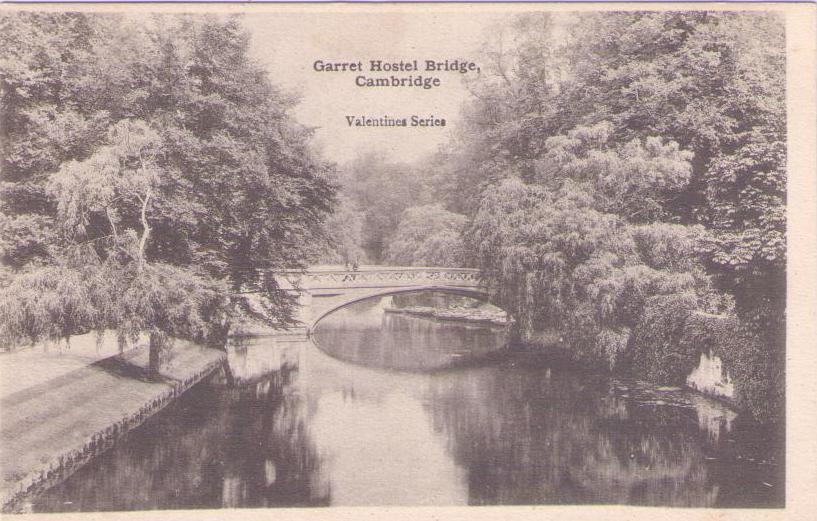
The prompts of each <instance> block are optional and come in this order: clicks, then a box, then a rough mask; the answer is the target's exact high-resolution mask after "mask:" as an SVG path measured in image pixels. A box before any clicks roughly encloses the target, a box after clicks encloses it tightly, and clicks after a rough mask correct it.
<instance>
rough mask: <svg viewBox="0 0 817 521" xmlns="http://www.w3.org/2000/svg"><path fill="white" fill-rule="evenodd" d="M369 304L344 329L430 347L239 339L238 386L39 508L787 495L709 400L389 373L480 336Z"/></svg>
mask: <svg viewBox="0 0 817 521" xmlns="http://www.w3.org/2000/svg"><path fill="white" fill-rule="evenodd" d="M381 304H382V303H381ZM377 309H378V308H377V305H373V304H372V303H371V302H365V303H363V305H362V306H361V308H360V315H359V316H357V317H354V316H353V317H351V318H350V320H348V321H346V325H345V326H344V327H346V328H352V329H356V328H359V330H360V331H358V332H359V333H360V334H361V335H363V334H365V332H366V331H369V330H372V333H371V335H370V336H369V337H368V338H369V339H373V338H374V339H377V338H380V339H383V338H384V337H385V336H389V335H391V334H392V333H389V334H388V335H385V334H384V333H383V331H391V332H394V334H395V335H398V336H399V335H400V334H401V333H400V331H420V332H422V334H421V335H420V338H424V339H425V340H423V342H426V345H436V346H440V347H437V348H435V349H431V351H432V354H430V355H429V354H426V353H422V352H421V351H422V344H421V343H420V342H419V341H417V340H416V338H417V337H416V336H414V337H411V338H408V337H407V340H406V341H407V342H409V344H408V345H406V344H398V343H397V342H396V341H393V342H391V343H390V344H388V345H391V346H392V347H394V348H396V349H398V350H401V354H399V355H393V356H392V357H391V358H389V356H390V355H387V354H385V353H384V351H385V348H384V347H383V344H377V345H371V344H366V343H365V342H361V341H359V338H360V337H355V336H353V335H350V334H347V333H346V332H343V331H337V335H336V336H333V337H332V338H330V337H329V336H324V337H323V338H322V339H321V342H322V344H321V347H322V349H326V350H327V351H330V349H331V352H332V354H333V356H327V354H325V353H324V352H322V351H321V350H319V349H317V348H316V347H315V346H314V344H311V343H310V342H301V343H293V342H275V341H273V340H272V339H255V340H253V341H252V342H250V343H248V344H245V345H243V346H234V347H232V348H231V349H232V351H231V356H230V365H231V368H232V372H233V377H234V381H235V382H236V385H237V387H236V388H233V389H231V390H230V389H226V388H225V387H224V386H223V385H221V384H223V383H224V382H221V383H219V382H211V383H210V384H206V385H199V386H197V387H196V388H195V389H194V390H192V391H190V392H188V393H187V394H186V395H185V396H183V397H182V399H181V400H180V401H179V402H178V403H177V404H175V405H173V406H172V407H170V408H168V409H167V410H165V411H163V412H162V413H159V414H158V415H157V416H155V417H154V418H152V419H151V420H150V421H149V422H148V423H147V424H146V425H144V426H143V427H142V428H140V429H138V430H136V431H134V432H132V433H131V434H130V435H128V437H127V439H126V440H125V441H124V442H123V443H121V444H119V445H118V446H117V447H116V448H115V449H113V450H112V451H111V452H109V453H107V454H105V455H104V456H103V457H101V458H99V459H98V460H97V461H95V462H94V463H92V464H91V465H90V466H88V467H86V468H84V469H81V470H80V471H79V472H78V473H77V474H75V475H74V476H73V477H71V478H69V480H67V481H66V482H65V483H64V484H62V485H60V486H58V487H55V488H54V489H52V490H50V491H48V492H47V493H45V494H44V495H42V496H41V497H39V498H37V499H36V500H35V503H34V509H35V510H38V511H64V510H110V509H116V510H120V509H148V508H196V507H207V508H215V507H265V506H266V507H272V506H292V505H309V506H319V505H457V504H475V505H481V504H554V503H572V504H576V503H579V504H586V503H624V504H633V505H672V506H699V507H706V506H772V505H777V506H780V505H782V501H783V492H782V491H783V469H782V465H781V466H777V463H778V461H777V460H776V459H775V458H774V455H775V454H776V453H778V452H779V448H778V447H776V446H774V444H773V442H772V441H770V440H772V439H773V438H770V437H769V436H767V435H766V433H763V432H761V431H759V430H758V429H757V427H756V426H754V425H752V424H751V423H748V422H746V421H745V420H744V419H742V418H740V417H736V416H735V415H734V413H732V412H731V411H729V409H727V408H726V407H723V406H722V405H720V404H718V403H716V402H712V401H710V400H706V399H703V398H700V397H698V396H697V395H691V394H688V393H686V392H684V391H681V390H677V389H660V388H659V389H655V388H652V387H650V386H645V385H643V384H640V383H638V382H631V381H617V380H610V379H608V378H604V377H600V376H594V375H587V374H580V373H577V372H575V371H572V370H568V369H564V368H560V367H556V366H551V365H548V364H547V363H545V362H543V361H541V360H539V359H537V358H536V357H533V356H530V355H521V354H520V355H517V356H515V357H514V358H510V359H507V360H505V361H503V362H500V363H490V364H482V365H478V366H475V367H469V368H460V369H454V370H447V371H437V372H433V373H421V372H395V371H388V370H383V369H382V367H383V365H384V364H386V363H387V362H388V361H390V360H391V361H394V363H396V364H397V367H398V368H406V367H410V368H412V369H414V368H417V367H428V366H435V365H436V364H438V363H444V362H445V361H446V360H447V358H446V356H443V355H446V354H450V353H454V352H457V351H458V350H461V349H463V348H464V346H465V345H467V342H472V341H475V340H474V339H475V338H479V335H471V334H470V333H469V332H467V331H466V330H465V329H464V328H462V329H451V328H449V327H447V326H449V324H442V323H438V322H433V321H429V320H427V319H420V318H413V317H403V316H400V317H399V318H400V319H401V320H402V322H400V323H399V324H397V325H395V324H394V323H392V322H390V321H389V320H390V319H388V318H384V317H383V316H382V310H381V311H379V312H378V311H377ZM378 313H379V316H378ZM369 315H371V316H369ZM339 318H343V317H342V316H341V317H339ZM347 318H348V317H347ZM374 318H377V319H378V320H379V324H380V326H379V327H380V329H377V328H375V327H373V326H372V325H371V324H372V321H373V319H374ZM344 320H345V319H344ZM412 321H414V322H413V323H412ZM354 324H357V325H354ZM451 326H453V327H455V328H456V327H458V326H456V325H454V324H451ZM435 331H437V332H439V334H438V335H435V333H434V332H435ZM453 331H459V333H456V334H455V333H454V332H453ZM324 334H325V335H327V332H326V331H325V332H324ZM483 334H484V335H485V336H484V337H483V338H487V337H490V338H494V339H495V340H496V339H497V338H498V337H497V336H495V335H496V332H490V333H483ZM469 335H471V336H469ZM350 339H351V340H350ZM347 341H349V342H351V343H350V344H348V345H347V344H344V345H336V344H338V343H341V344H342V343H343V342H347ZM323 342H331V344H326V343H323ZM476 342H477V343H476V345H477V350H480V349H483V347H480V346H488V345H490V344H489V343H488V342H487V341H486V342H485V343H484V344H480V343H479V341H476ZM493 345H496V344H493ZM439 353H443V355H440V354H439ZM412 354H413V355H416V356H417V357H418V358H419V359H420V360H421V361H419V362H418V361H416V360H415V361H414V362H411V357H412ZM348 359H354V360H355V361H356V362H357V363H354V364H352V363H348V362H345V361H343V360H348ZM364 363H366V364H369V365H363V364H364ZM423 364H425V365H423ZM66 502H70V504H69V503H66Z"/></svg>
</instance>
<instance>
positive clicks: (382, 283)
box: [276, 266, 488, 333]
mask: <svg viewBox="0 0 817 521" xmlns="http://www.w3.org/2000/svg"><path fill="white" fill-rule="evenodd" d="M276 279H277V280H278V283H279V285H280V287H281V288H282V289H286V290H288V291H294V292H297V293H298V295H299V302H300V304H301V310H300V315H299V320H300V321H301V322H302V323H303V325H304V327H306V330H307V333H308V332H311V331H312V330H313V329H314V328H315V326H316V325H317V324H318V322H319V321H320V320H321V319H322V318H324V317H325V316H327V315H328V314H330V313H332V312H333V311H335V310H337V309H340V308H342V307H344V306H347V305H349V304H351V303H353V302H357V301H359V300H364V299H367V298H370V297H376V296H381V295H392V294H396V293H404V292H410V291H421V290H437V291H445V292H449V293H457V294H462V295H468V296H472V297H475V298H481V299H485V298H487V297H488V292H487V289H486V287H485V285H484V284H483V282H482V279H481V278H480V276H479V271H478V270H474V269H465V268H416V267H405V268H403V267H384V266H363V267H361V268H359V269H356V270H349V269H342V268H341V269H338V268H332V267H315V268H311V269H309V270H307V271H306V272H291V273H279V274H276Z"/></svg>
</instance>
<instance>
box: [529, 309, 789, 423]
mask: <svg viewBox="0 0 817 521" xmlns="http://www.w3.org/2000/svg"><path fill="white" fill-rule="evenodd" d="M692 302H693V300H692V299H690V298H689V297H688V296H686V297H685V296H683V295H661V296H655V297H651V298H649V299H648V301H647V303H646V305H645V308H644V314H643V316H642V318H641V320H640V321H639V322H638V324H637V326H636V327H635V328H633V330H632V331H630V330H629V329H628V328H622V329H621V330H619V331H610V330H603V331H601V332H600V333H598V334H595V335H588V334H586V333H585V334H584V335H582V334H575V333H566V332H562V333H559V332H555V331H553V330H551V331H527V332H521V333H520V336H519V341H520V342H521V344H522V345H524V346H525V347H527V348H530V349H536V350H543V349H549V350H552V353H553V354H554V355H556V356H558V357H559V358H560V359H567V360H569V361H570V362H572V363H575V364H577V365H579V366H581V367H590V368H592V369H594V370H597V371H603V372H609V373H611V374H621V375H627V376H630V377H633V378H637V379H639V380H643V381H646V382H650V383H653V384H656V385H662V386H685V387H689V388H692V389H695V390H697V391H699V392H701V393H703V394H706V395H708V396H711V397H713V398H716V399H719V400H723V401H726V402H727V403H729V404H730V405H732V406H734V407H735V408H737V409H739V410H741V411H744V412H748V413H749V414H751V416H752V417H753V418H755V420H757V421H758V422H759V423H762V424H779V423H782V421H783V420H784V418H783V409H784V398H785V377H784V374H783V367H784V363H785V360H784V358H783V356H779V357H777V358H776V357H775V356H774V353H773V351H772V350H771V349H769V348H768V346H766V345H765V344H764V342H763V340H762V339H761V338H760V337H759V336H758V335H757V334H755V333H753V332H752V331H751V330H750V329H749V328H747V327H746V326H744V325H743V324H741V322H740V320H739V319H738V317H736V316H735V315H734V314H712V313H706V312H702V311H700V310H697V309H695V307H694V306H693V305H692ZM588 337H592V341H593V343H592V347H588V345H589V340H590V339H589V338H588Z"/></svg>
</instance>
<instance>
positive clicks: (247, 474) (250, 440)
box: [34, 367, 329, 511]
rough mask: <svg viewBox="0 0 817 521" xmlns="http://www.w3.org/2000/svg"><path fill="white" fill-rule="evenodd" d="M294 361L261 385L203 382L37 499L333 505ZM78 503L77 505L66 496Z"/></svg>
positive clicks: (40, 502) (148, 504)
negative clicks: (295, 383)
mask: <svg viewBox="0 0 817 521" xmlns="http://www.w3.org/2000/svg"><path fill="white" fill-rule="evenodd" d="M296 374H297V369H295V368H293V367H285V368H283V369H282V370H281V371H278V372H275V373H273V374H271V375H270V377H269V379H268V380H266V381H264V382H261V383H258V384H256V385H254V386H251V387H248V388H243V389H237V390H232V391H228V392H225V391H224V390H223V389H216V388H213V387H210V386H207V385H199V386H197V387H195V388H194V389H192V390H190V391H189V392H188V393H186V394H185V395H183V396H182V397H181V398H180V399H179V401H178V402H177V403H175V404H173V405H171V406H170V407H168V409H166V410H164V411H162V412H160V413H158V414H157V415H156V416H154V417H153V418H151V419H149V420H148V421H147V422H146V423H145V424H144V425H143V426H142V427H140V428H138V429H136V430H134V431H133V432H131V433H129V434H128V435H127V437H126V438H125V439H124V440H122V441H121V442H120V443H119V444H118V445H117V446H116V447H115V448H113V449H112V450H111V451H109V452H108V453H106V454H104V455H102V456H101V457H99V458H98V459H97V460H96V461H94V462H92V463H91V464H89V465H88V466H86V467H84V468H83V469H81V470H79V471H78V472H77V473H76V474H75V475H74V476H72V477H71V478H69V479H68V480H67V481H65V482H64V483H63V484H61V485H59V486H57V487H54V488H53V489H51V490H49V491H47V492H46V493H44V494H43V495H42V496H41V497H39V498H36V499H35V504H34V509H35V510H37V511H65V510H81V511H91V510H147V509H157V508H162V509H170V508H219V507H222V506H230V507H241V506H246V507H250V506H276V505H281V506H285V505H325V504H328V501H329V493H328V490H327V486H326V485H325V484H323V482H322V481H321V479H322V478H321V476H320V474H319V472H318V469H319V460H318V456H317V454H316V451H315V449H314V446H313V444H312V443H311V441H310V440H309V438H308V433H307V429H306V424H305V404H304V403H303V402H302V400H301V398H300V397H299V396H298V395H296V394H294V393H292V392H290V390H289V389H290V387H289V386H290V384H291V382H292V380H293V378H294V377H295V375H296ZM66 501H71V502H72V503H71V504H64V502H66Z"/></svg>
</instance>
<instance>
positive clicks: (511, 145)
mask: <svg viewBox="0 0 817 521" xmlns="http://www.w3.org/2000/svg"><path fill="white" fill-rule="evenodd" d="M783 41H784V40H783V26H782V23H781V20H780V19H778V18H777V17H775V16H773V15H767V14H761V13H742V14H739V13H704V12H700V13H697V12H685V13H646V12H632V13H615V14H609V13H605V14H603V15H602V14H598V15H596V14H576V15H566V16H561V17H558V18H554V17H552V16H548V15H533V16H530V15H527V16H522V17H520V18H518V19H517V20H516V21H515V22H514V23H513V24H512V26H511V27H506V28H504V29H503V30H501V31H497V32H496V34H495V35H494V37H493V40H492V41H491V42H489V43H488V44H487V46H486V50H485V56H486V57H487V59H488V63H487V64H486V66H484V67H483V69H484V70H485V71H486V73H487V74H486V75H485V76H484V77H482V78H480V79H479V80H477V81H474V82H472V83H471V84H470V85H469V88H470V90H471V91H472V93H473V94H474V100H473V102H472V103H471V104H470V106H469V107H468V108H467V110H466V112H465V117H466V126H465V128H464V129H463V131H462V132H461V135H460V136H459V138H458V142H457V143H455V144H454V147H452V149H451V150H450V151H448V152H447V159H448V162H449V165H448V166H446V167H445V169H446V171H447V172H449V173H450V179H449V180H448V181H447V183H448V186H449V187H450V188H449V189H448V190H449V192H448V193H449V197H451V195H450V194H452V193H453V190H452V189H453V188H454V187H465V186H470V187H471V189H470V191H466V192H463V194H464V195H466V196H467V198H466V200H465V201H461V202H460V203H458V206H457V208H456V209H458V210H459V211H462V212H465V213H467V214H468V215H469V216H471V217H472V220H471V224H470V226H469V231H468V234H467V236H468V239H469V240H468V244H469V246H470V248H471V249H472V250H473V251H474V252H476V259H477V261H478V263H479V266H480V267H481V268H482V270H483V271H484V272H485V273H486V274H488V275H489V277H490V279H491V280H493V281H495V282H496V288H497V289H496V291H497V298H498V299H499V300H500V301H501V302H502V303H503V305H505V306H506V307H507V308H508V309H509V310H510V311H512V312H513V313H514V314H515V315H516V316H517V317H518V319H519V320H520V323H521V325H522V326H523V327H524V328H537V327H551V326H553V327H557V328H558V329H560V330H561V331H562V332H563V333H564V335H563V336H564V337H565V340H566V342H567V343H569V344H571V345H572V346H573V347H574V348H575V349H574V353H584V354H586V355H588V356H587V358H589V359H595V360H596V361H602V362H606V363H607V364H608V365H615V364H616V363H617V362H619V361H621V362H622V363H623V362H627V363H636V364H639V363H643V362H644V359H645V357H652V358H655V356H653V355H655V354H656V352H658V353H660V352H661V351H660V350H659V346H658V344H656V343H655V342H656V341H657V340H656V337H655V334H652V333H655V332H659V333H657V334H659V335H660V334H661V333H660V332H662V331H663V332H664V334H665V335H666V336H667V337H669V336H672V333H671V331H672V330H673V326H672V324H670V322H667V320H670V319H672V318H673V315H674V316H675V317H680V320H682V321H683V320H684V319H685V318H687V317H689V316H690V315H689V314H688V313H686V312H684V311H683V310H688V311H689V312H690V313H691V312H696V311H715V312H719V313H720V312H725V313H729V312H730V311H731V310H732V309H733V306H734V310H735V311H736V312H737V313H738V315H739V317H740V327H739V328H738V331H736V332H734V334H735V335H738V336H741V337H742V338H744V339H745V341H746V342H745V343H746V344H747V345H749V344H751V345H753V346H763V347H762V348H761V350H763V351H765V353H766V355H763V356H757V353H758V349H757V348H752V349H753V351H752V352H753V353H755V354H751V353H749V351H746V350H744V355H745V356H744V355H740V356H737V357H732V358H730V362H729V363H731V364H732V366H733V368H736V367H737V366H738V365H743V366H745V367H743V369H741V371H742V374H743V375H748V374H751V378H752V379H753V380H754V381H755V383H756V384H757V385H755V384H752V385H753V386H754V387H752V389H753V390H752V391H751V392H757V395H756V397H757V398H758V400H757V401H758V402H762V401H764V400H765V397H767V396H773V395H777V396H779V395H781V394H782V393H780V392H778V391H779V390H780V389H782V386H783V376H782V367H783V350H784V339H783V332H784V323H785V184H786V183H785V141H786V136H785V112H784V107H785V102H784V84H785V70H784V56H785V48H784V45H783ZM442 186H443V188H445V186H444V185H442ZM449 208H452V209H454V206H449ZM715 289H720V290H723V291H725V292H726V293H727V294H726V295H723V294H719V293H718V292H717V291H715ZM731 297H734V304H732V298H731ZM648 331H649V332H650V334H647V333H648ZM646 343H651V345H650V346H645V345H643V344H646ZM670 351H671V350H670ZM670 351H666V352H665V355H657V358H655V363H657V364H665V365H671V364H672V360H671V358H672V356H675V355H673V354H672V353H670ZM662 356H663V358H662ZM727 358H729V357H727ZM634 359H635V360H634ZM734 372H735V371H733V373H734ZM659 373H660V372H656V373H654V376H655V377H656V379H658V380H667V379H673V378H677V372H674V371H671V370H670V371H669V372H668V373H666V375H665V376H661V374H663V373H661V374H659ZM760 387H765V389H760ZM747 389H748V387H747ZM770 389H777V390H778V391H771V390H770ZM744 398H747V400H746V401H752V397H744ZM765 403H766V406H767V409H768V410H766V411H760V412H762V413H763V414H758V415H759V416H764V417H765V418H767V419H768V418H774V417H775V416H776V415H779V414H781V413H782V406H781V405H780V401H779V400H777V401H775V400H765ZM769 410H771V411H772V413H771V414H766V413H768V412H769ZM778 417H779V416H778Z"/></svg>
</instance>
